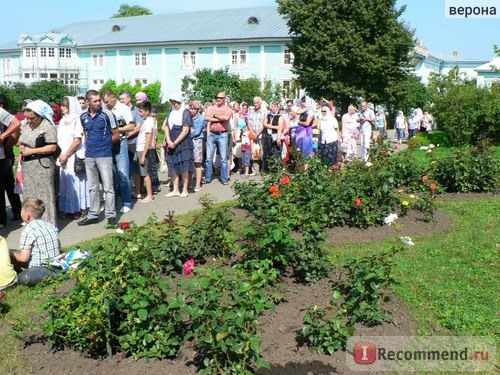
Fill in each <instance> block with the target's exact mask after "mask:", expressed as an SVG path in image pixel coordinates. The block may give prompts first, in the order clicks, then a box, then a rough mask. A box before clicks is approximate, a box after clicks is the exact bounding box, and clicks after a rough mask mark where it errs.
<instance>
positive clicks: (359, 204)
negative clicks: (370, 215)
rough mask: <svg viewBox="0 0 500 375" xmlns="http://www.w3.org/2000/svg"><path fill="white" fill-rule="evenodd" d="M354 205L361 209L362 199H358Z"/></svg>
mask: <svg viewBox="0 0 500 375" xmlns="http://www.w3.org/2000/svg"><path fill="white" fill-rule="evenodd" d="M354 205H355V206H356V207H357V208H360V207H361V199H360V198H356V200H355V201H354Z"/></svg>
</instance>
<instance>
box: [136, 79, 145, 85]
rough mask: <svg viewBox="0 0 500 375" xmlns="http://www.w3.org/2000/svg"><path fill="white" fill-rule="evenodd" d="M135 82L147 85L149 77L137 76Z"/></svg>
mask: <svg viewBox="0 0 500 375" xmlns="http://www.w3.org/2000/svg"><path fill="white" fill-rule="evenodd" d="M134 82H135V84H136V85H137V84H138V83H140V84H141V85H147V84H148V79H147V78H135V79H134Z"/></svg>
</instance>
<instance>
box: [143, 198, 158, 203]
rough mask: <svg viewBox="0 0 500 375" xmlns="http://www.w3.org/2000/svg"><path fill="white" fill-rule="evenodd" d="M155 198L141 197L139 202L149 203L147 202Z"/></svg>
mask: <svg viewBox="0 0 500 375" xmlns="http://www.w3.org/2000/svg"><path fill="white" fill-rule="evenodd" d="M154 200H155V199H154V198H153V197H146V198H144V199H141V200H140V202H141V203H149V202H152V201H154Z"/></svg>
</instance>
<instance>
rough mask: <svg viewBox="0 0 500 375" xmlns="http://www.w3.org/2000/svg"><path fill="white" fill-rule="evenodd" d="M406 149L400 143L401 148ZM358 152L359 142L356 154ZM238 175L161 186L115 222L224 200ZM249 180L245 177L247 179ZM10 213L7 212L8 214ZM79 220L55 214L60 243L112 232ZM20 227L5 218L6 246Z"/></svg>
mask: <svg viewBox="0 0 500 375" xmlns="http://www.w3.org/2000/svg"><path fill="white" fill-rule="evenodd" d="M393 135H394V131H393V130H389V137H391V138H390V139H391V140H392V139H394V138H393ZM404 148H406V145H405V144H403V145H401V146H400V148H399V149H400V150H401V149H404ZM359 154H360V150H359V145H358V155H359ZM159 177H160V180H161V181H166V180H167V179H168V176H167V175H166V174H162V173H160V174H159ZM239 179H240V176H239V175H237V174H233V175H232V176H231V183H230V184H229V185H222V184H221V183H220V182H219V181H217V180H213V181H212V182H211V183H210V184H206V185H203V188H202V189H201V191H199V192H197V193H190V194H189V196H188V197H187V198H179V197H172V198H166V197H165V196H164V195H165V194H166V193H168V187H166V186H162V191H161V193H159V194H157V195H156V196H155V200H154V202H151V203H136V204H135V206H134V208H133V209H132V210H131V211H130V212H127V213H126V214H120V213H118V214H117V220H118V221H135V222H136V223H137V224H139V225H141V224H144V223H145V222H146V221H147V219H148V218H149V217H150V215H151V214H152V213H155V214H156V215H157V216H158V217H164V216H165V215H166V214H167V213H168V211H175V213H176V214H178V215H179V214H183V213H186V212H189V211H192V210H195V209H199V208H201V206H200V204H199V202H198V199H199V197H200V196H201V195H203V194H211V195H213V196H214V197H215V198H216V199H217V201H219V202H223V201H227V200H230V199H233V198H235V196H234V191H233V189H232V187H231V186H232V185H233V184H234V182H235V181H238V180H239ZM252 179H253V180H256V179H258V177H251V178H250V180H252ZM247 181H248V180H247ZM8 216H10V213H8ZM77 222H78V220H68V219H65V218H63V217H62V216H60V217H58V226H59V233H60V238H61V244H62V246H71V245H74V244H76V243H78V242H81V241H84V240H89V239H92V238H96V237H101V236H103V235H105V234H106V233H111V230H110V229H105V226H106V223H107V221H106V219H104V214H103V213H101V217H100V222H99V223H97V224H92V225H88V226H84V227H80V226H78V225H77ZM22 228H23V227H22V226H21V225H20V222H19V221H15V222H12V221H8V222H7V226H6V227H5V228H3V229H0V236H4V237H5V238H6V239H7V243H8V245H9V248H14V249H17V248H18V247H19V238H20V236H21V231H22Z"/></svg>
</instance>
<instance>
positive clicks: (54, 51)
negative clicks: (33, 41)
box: [48, 47, 56, 57]
mask: <svg viewBox="0 0 500 375" xmlns="http://www.w3.org/2000/svg"><path fill="white" fill-rule="evenodd" d="M48 49H49V57H55V56H56V49H55V48H54V47H49V48H48Z"/></svg>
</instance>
